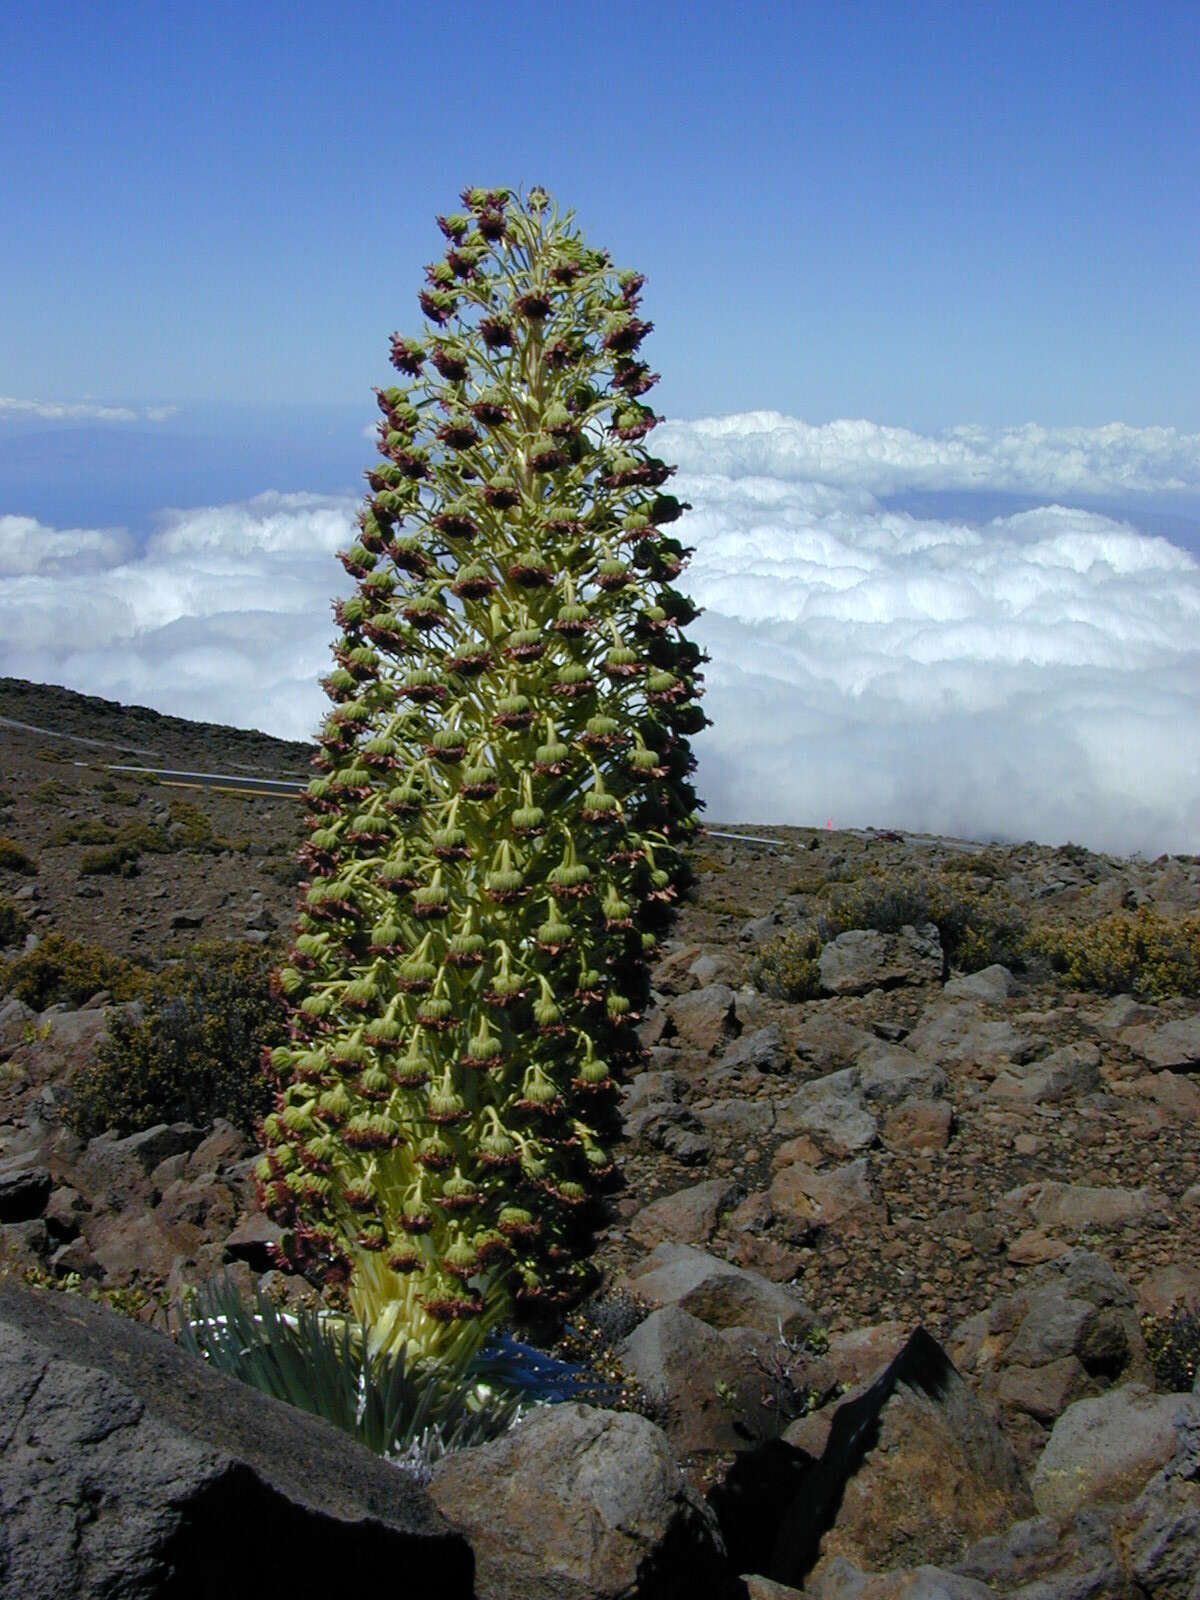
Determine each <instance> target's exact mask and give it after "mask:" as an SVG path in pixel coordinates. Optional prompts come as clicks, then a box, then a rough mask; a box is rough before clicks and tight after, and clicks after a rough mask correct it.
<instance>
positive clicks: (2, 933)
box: [0, 894, 29, 950]
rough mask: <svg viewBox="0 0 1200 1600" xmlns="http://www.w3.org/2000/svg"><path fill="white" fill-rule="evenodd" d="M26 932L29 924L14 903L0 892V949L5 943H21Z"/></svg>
mask: <svg viewBox="0 0 1200 1600" xmlns="http://www.w3.org/2000/svg"><path fill="white" fill-rule="evenodd" d="M28 932H29V924H28V922H27V921H26V920H25V918H24V917H23V916H22V915H21V912H20V910H19V908H18V907H17V905H16V903H15V902H14V901H12V900H9V899H6V898H5V896H4V895H2V894H0V950H3V949H4V947H5V945H13V944H22V943H23V942H24V939H25V935H26V934H27V933H28Z"/></svg>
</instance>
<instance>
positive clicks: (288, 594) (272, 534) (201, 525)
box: [0, 491, 356, 739]
mask: <svg viewBox="0 0 1200 1600" xmlns="http://www.w3.org/2000/svg"><path fill="white" fill-rule="evenodd" d="M355 504H356V503H355V501H354V500H352V499H351V498H350V497H349V496H343V497H339V496H331V495H317V494H305V493H298V494H280V493H278V492H276V491H270V492H268V493H266V494H261V495H257V496H255V498H254V499H252V500H248V501H245V502H243V503H242V504H239V505H226V506H210V507H204V508H201V509H198V510H189V511H170V512H166V513H164V515H163V517H162V518H161V519H160V525H159V528H158V531H157V532H156V533H155V534H153V535H152V537H151V538H150V539H149V540H148V541H147V543H146V546H145V549H144V550H143V551H142V552H141V553H140V554H136V555H135V554H131V552H130V549H129V547H128V545H125V546H124V547H122V548H117V547H115V546H114V547H113V548H111V549H110V551H109V555H110V559H109V560H108V562H106V563H103V564H101V563H99V562H93V563H92V564H91V566H90V567H89V568H88V569H86V570H85V569H84V568H82V567H80V566H76V565H73V564H71V563H70V562H66V561H64V562H60V563H59V564H58V565H57V566H56V567H55V569H54V570H53V571H43V572H40V573H39V572H31V571H28V570H26V571H24V572H20V573H19V574H18V575H16V576H13V577H12V578H10V579H9V580H8V581H6V582H3V583H0V641H2V642H0V672H3V673H7V674H11V675H16V676H20V677H25V678H32V679H34V680H36V681H45V682H52V683H63V684H66V685H67V686H68V687H71V688H77V689H81V690H84V691H86V692H88V693H91V694H101V695H105V696H107V697H109V698H111V699H117V700H123V701H126V702H127V703H138V704H142V705H152V706H154V707H156V708H157V709H158V710H161V711H167V712H170V713H172V714H174V715H176V716H184V717H195V718H199V719H203V720H206V721H215V722H226V723H230V724H233V725H234V726H240V727H258V728H263V729H266V730H267V731H269V732H273V733H277V734H280V735H281V736H283V737H287V738H302V739H303V738H309V737H311V736H312V734H313V733H314V731H315V729H316V727H317V724H318V723H319V721H320V717H321V713H322V709H323V706H324V703H325V702H324V697H323V695H322V693H321V691H320V689H319V687H318V686H317V678H318V677H319V676H320V675H321V674H322V673H324V672H326V671H327V670H328V668H329V645H330V641H331V639H332V635H333V623H332V620H331V618H330V596H331V594H332V593H333V591H335V590H340V591H348V589H349V587H350V583H349V580H348V579H347V578H346V576H345V574H344V573H343V572H342V569H341V567H340V566H339V565H338V564H337V562H336V561H335V560H334V559H333V553H334V551H336V550H337V549H339V548H341V547H343V546H345V545H347V544H348V543H349V542H350V540H351V536H352V532H353V521H354V511H355ZM28 521H29V519H18V518H8V519H2V520H0V533H2V528H3V522H28ZM34 526H35V527H36V525H34ZM40 531H41V534H42V536H43V537H44V536H45V535H46V534H48V533H49V532H50V530H45V529H42V530H40ZM57 537H58V538H59V539H60V540H61V541H63V542H64V543H69V542H70V541H71V540H75V539H77V538H78V535H75V534H70V535H67V534H61V535H58V536H57ZM99 537H100V536H97V538H99ZM3 553H4V544H3V541H2V538H0V572H3V571H4V570H5V569H4V568H3V565H2V559H3ZM10 570H11V569H10Z"/></svg>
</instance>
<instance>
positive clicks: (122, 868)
mask: <svg viewBox="0 0 1200 1600" xmlns="http://www.w3.org/2000/svg"><path fill="white" fill-rule="evenodd" d="M72 826H79V827H81V829H86V827H87V824H80V825H75V824H72ZM101 826H102V825H101ZM80 842H83V841H82V837H81V840H80ZM96 843H97V846H98V848H96V849H94V850H85V851H84V852H83V855H82V856H81V857H80V860H79V872H80V876H81V877H84V876H92V875H100V874H105V873H109V874H114V875H115V874H118V873H119V874H120V876H121V877H123V878H132V877H134V876H135V875H136V873H137V862H138V861H139V859H140V858H141V856H142V855H143V854H150V855H166V854H168V853H169V852H170V851H171V850H172V849H174V848H175V847H174V846H173V845H172V843H171V841H170V839H169V838H168V837H167V835H166V834H165V833H164V832H163V830H162V829H161V828H157V827H153V826H151V824H150V823H148V822H127V823H126V824H125V825H124V827H122V828H121V829H119V830H118V831H113V830H112V829H108V830H107V832H106V834H105V836H103V837H101V838H98V839H97V841H96Z"/></svg>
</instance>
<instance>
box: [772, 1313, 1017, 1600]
mask: <svg viewBox="0 0 1200 1600" xmlns="http://www.w3.org/2000/svg"><path fill="white" fill-rule="evenodd" d="M803 1427H804V1422H803V1420H802V1421H801V1422H800V1423H799V1424H794V1425H793V1427H792V1428H789V1429H787V1430H786V1431H785V1433H784V1439H785V1440H787V1441H789V1442H790V1441H791V1439H792V1438H793V1436H794V1431H793V1430H794V1429H796V1430H802V1429H803ZM802 1448H803V1446H802ZM1033 1509H1034V1507H1033V1501H1032V1499H1031V1498H1030V1495H1029V1491H1028V1489H1027V1487H1026V1485H1025V1482H1024V1479H1023V1478H1022V1475H1021V1472H1020V1469H1019V1466H1018V1464H1017V1461H1016V1458H1015V1456H1014V1455H1013V1453H1012V1450H1011V1449H1010V1448H1009V1446H1008V1444H1007V1443H1006V1442H1005V1440H1004V1438H1003V1436H1002V1435H1001V1434H1000V1432H999V1430H998V1429H997V1427H996V1425H995V1423H994V1422H993V1421H992V1420H991V1418H990V1417H989V1416H988V1415H987V1413H986V1412H985V1411H984V1410H983V1408H982V1407H981V1406H980V1404H979V1402H978V1401H977V1400H976V1399H975V1398H974V1397H973V1395H972V1394H971V1391H970V1389H969V1388H968V1387H967V1385H966V1383H965V1382H964V1381H963V1379H962V1377H961V1376H960V1375H959V1373H958V1372H957V1371H956V1370H955V1368H954V1367H953V1365H952V1364H951V1362H950V1360H949V1358H948V1357H947V1356H946V1353H945V1352H944V1351H943V1349H942V1348H941V1346H940V1345H939V1344H938V1343H937V1341H936V1340H935V1339H933V1338H932V1337H931V1336H930V1335H929V1334H928V1333H926V1331H925V1330H924V1329H923V1328H918V1329H917V1330H916V1331H915V1332H914V1333H913V1334H912V1336H911V1338H909V1340H908V1341H907V1343H906V1344H905V1345H904V1347H903V1349H902V1350H900V1352H899V1353H898V1354H897V1355H896V1356H895V1358H894V1359H893V1360H892V1361H891V1362H890V1363H889V1365H888V1366H887V1367H886V1368H885V1369H884V1371H883V1372H882V1373H880V1374H879V1376H878V1377H877V1378H876V1379H875V1380H874V1382H873V1383H872V1384H871V1385H870V1387H869V1388H867V1389H864V1390H860V1391H859V1392H858V1393H857V1394H855V1395H853V1396H851V1397H850V1398H848V1399H846V1400H844V1401H842V1403H841V1404H840V1405H839V1406H838V1407H837V1410H836V1412H835V1413H834V1416H833V1420H832V1425H831V1427H830V1429H829V1433H828V1438H827V1440H826V1442H825V1446H824V1450H823V1452H822V1454H821V1457H820V1459H819V1460H818V1461H817V1462H815V1463H814V1465H813V1466H812V1468H811V1469H810V1471H809V1473H808V1476H807V1477H806V1478H805V1479H804V1480H803V1481H802V1482H801V1483H800V1485H799V1490H798V1493H797V1495H796V1499H795V1501H794V1503H793V1505H792V1507H791V1509H790V1511H789V1512H788V1513H787V1514H786V1515H785V1517H784V1519H783V1521H782V1524H781V1527H780V1532H779V1538H778V1541H777V1543H776V1546H775V1551H774V1555H773V1559H772V1565H771V1569H770V1572H769V1576H771V1577H773V1578H775V1579H777V1580H779V1581H781V1582H784V1583H791V1584H798V1583H801V1582H803V1583H804V1585H805V1592H806V1593H807V1592H808V1589H809V1587H813V1586H815V1585H816V1584H817V1581H818V1579H819V1578H820V1577H821V1574H822V1573H824V1572H826V1571H828V1570H829V1568H830V1566H831V1565H832V1563H833V1562H834V1561H835V1559H836V1558H837V1557H844V1558H845V1559H846V1560H847V1561H848V1562H851V1563H853V1565H854V1566H855V1567H858V1568H860V1569H861V1570H864V1571H871V1570H877V1569H880V1568H885V1569H888V1568H893V1567H901V1566H906V1565H909V1564H910V1563H911V1564H917V1563H919V1562H920V1561H922V1560H924V1561H930V1560H932V1561H933V1562H935V1563H939V1564H950V1563H952V1562H953V1561H955V1560H957V1559H958V1558H959V1557H960V1556H961V1555H962V1554H963V1552H964V1551H965V1550H966V1548H967V1547H968V1546H969V1545H970V1544H972V1543H973V1542H975V1541H976V1540H978V1539H981V1538H984V1537H986V1536H988V1535H989V1534H997V1533H1001V1532H1002V1531H1003V1530H1004V1529H1005V1528H1007V1527H1008V1526H1009V1525H1010V1524H1011V1523H1013V1522H1014V1521H1017V1520H1018V1519H1020V1518H1023V1517H1027V1516H1029V1515H1030V1514H1031V1513H1032V1511H1033ZM818 1555H819V1556H820V1563H819V1565H818V1566H817V1569H816V1571H815V1572H813V1570H812V1569H813V1566H814V1562H816V1560H817V1557H818ZM810 1574H811V1576H810ZM818 1592H820V1591H819V1590H818Z"/></svg>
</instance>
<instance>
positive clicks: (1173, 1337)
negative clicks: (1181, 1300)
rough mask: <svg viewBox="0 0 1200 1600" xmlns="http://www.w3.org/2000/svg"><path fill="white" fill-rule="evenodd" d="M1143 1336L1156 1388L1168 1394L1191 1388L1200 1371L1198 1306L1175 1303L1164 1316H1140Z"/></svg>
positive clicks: (1199, 1320)
mask: <svg viewBox="0 0 1200 1600" xmlns="http://www.w3.org/2000/svg"><path fill="white" fill-rule="evenodd" d="M1142 1336H1143V1337H1144V1339H1145V1341H1146V1353H1147V1355H1148V1356H1149V1357H1150V1364H1151V1366H1152V1367H1153V1368H1154V1381H1155V1383H1156V1384H1157V1385H1158V1387H1159V1388H1160V1389H1162V1390H1163V1391H1165V1392H1166V1393H1168V1394H1180V1393H1183V1392H1185V1391H1187V1390H1189V1389H1191V1388H1193V1387H1194V1385H1195V1382H1196V1375H1197V1373H1198V1372H1200V1307H1196V1306H1174V1307H1172V1309H1171V1311H1170V1313H1169V1315H1167V1316H1166V1317H1143V1318H1142Z"/></svg>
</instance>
